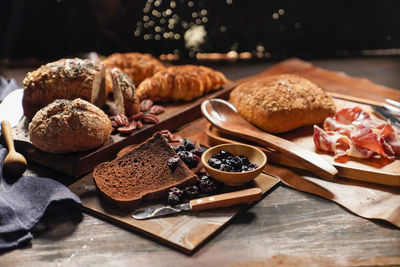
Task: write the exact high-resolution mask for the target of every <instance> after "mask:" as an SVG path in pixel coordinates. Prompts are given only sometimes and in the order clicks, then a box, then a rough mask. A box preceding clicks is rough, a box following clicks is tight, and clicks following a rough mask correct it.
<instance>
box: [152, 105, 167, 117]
mask: <svg viewBox="0 0 400 267" xmlns="http://www.w3.org/2000/svg"><path fill="white" fill-rule="evenodd" d="M164 112H165V109H164V108H163V107H162V106H159V105H154V106H152V107H151V108H150V110H149V113H150V114H153V115H158V114H161V113H164Z"/></svg>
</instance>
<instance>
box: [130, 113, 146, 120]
mask: <svg viewBox="0 0 400 267" xmlns="http://www.w3.org/2000/svg"><path fill="white" fill-rule="evenodd" d="M142 116H143V112H138V113H136V114H134V115H132V116H130V117H129V118H128V120H129V121H137V120H140V119H141V118H142Z"/></svg>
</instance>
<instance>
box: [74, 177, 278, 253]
mask: <svg viewBox="0 0 400 267" xmlns="http://www.w3.org/2000/svg"><path fill="white" fill-rule="evenodd" d="M279 181H280V180H279V179H278V178H275V177H273V176H270V175H268V174H265V173H262V174H260V175H259V176H258V177H257V178H256V179H255V180H254V183H253V182H252V183H250V184H248V185H247V187H259V188H260V189H261V190H262V193H263V194H264V193H266V192H267V191H269V190H271V189H273V188H274V187H275V186H276V185H277V184H278V183H279ZM69 188H70V189H71V191H72V192H74V193H75V194H77V195H78V196H79V197H80V199H81V201H82V204H83V209H84V210H85V211H86V212H87V213H90V214H92V215H93V216H96V217H99V218H102V219H104V220H107V221H110V222H112V223H115V224H117V225H120V226H122V227H125V228H127V229H130V230H134V231H137V232H140V233H143V234H145V235H148V236H150V237H152V238H154V239H155V240H158V241H161V242H163V243H166V244H168V245H170V246H172V247H174V248H176V249H179V250H181V251H183V252H185V253H188V254H191V253H193V252H194V251H195V250H196V249H197V248H199V247H200V246H201V245H202V244H203V243H204V242H205V241H206V240H208V239H210V238H211V237H212V236H213V235H215V234H216V233H217V232H219V231H220V230H222V228H223V227H224V226H226V225H227V224H228V223H229V222H230V221H231V220H232V219H233V217H234V216H235V215H237V214H239V213H240V212H244V211H245V210H247V209H248V208H249V207H250V205H251V204H243V205H237V206H233V207H229V208H218V209H213V210H208V211H201V212H192V213H181V214H177V215H175V216H171V217H162V218H154V219H150V220H135V219H133V218H132V217H131V214H132V211H133V210H126V211H121V210H118V209H116V208H113V207H112V206H111V205H109V204H108V203H107V202H105V201H104V200H103V199H102V198H101V197H100V194H99V193H98V192H97V190H96V188H95V186H94V184H93V177H92V175H91V174H88V175H86V176H84V177H83V178H82V179H80V180H78V181H77V182H75V183H74V184H72V185H71V186H70V187H69ZM230 189H233V188H230ZM240 189H241V188H240ZM234 190H239V188H235V189H234ZM158 203H161V200H160V201H158ZM149 204H154V202H153V203H147V204H146V203H143V205H142V206H141V207H145V206H146V205H149Z"/></svg>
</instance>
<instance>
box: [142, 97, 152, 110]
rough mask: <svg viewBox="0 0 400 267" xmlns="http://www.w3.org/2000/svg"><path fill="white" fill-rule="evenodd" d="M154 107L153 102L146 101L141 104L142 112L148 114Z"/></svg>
mask: <svg viewBox="0 0 400 267" xmlns="http://www.w3.org/2000/svg"><path fill="white" fill-rule="evenodd" d="M152 105H153V100H151V99H144V100H142V102H140V110H141V111H143V112H146V111H148V110H149V109H150V108H151V106H152Z"/></svg>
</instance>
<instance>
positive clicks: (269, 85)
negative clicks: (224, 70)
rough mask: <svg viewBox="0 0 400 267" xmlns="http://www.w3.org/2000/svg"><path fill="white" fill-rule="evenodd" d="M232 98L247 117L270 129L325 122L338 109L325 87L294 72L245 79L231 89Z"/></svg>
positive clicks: (265, 129) (268, 130) (282, 130)
mask: <svg viewBox="0 0 400 267" xmlns="http://www.w3.org/2000/svg"><path fill="white" fill-rule="evenodd" d="M230 102H231V103H232V104H233V105H234V106H235V107H236V108H237V110H238V112H239V113H240V114H241V115H242V116H243V117H244V118H245V119H247V120H248V121H249V122H251V123H253V124H254V125H256V126H257V127H259V128H261V129H262V130H264V131H266V132H270V133H281V132H286V131H289V130H292V129H295V128H297V127H300V126H304V125H312V124H318V123H322V122H323V121H324V120H325V118H326V117H329V116H332V115H334V114H335V109H336V108H335V104H334V102H333V100H332V98H331V97H330V96H329V95H328V94H327V93H326V92H325V91H323V90H322V89H321V88H320V87H318V86H317V85H316V84H314V83H312V82H310V81H309V80H306V79H304V78H302V77H299V76H297V75H293V74H283V75H274V76H267V77H263V78H258V79H253V80H250V81H247V82H245V83H242V84H240V85H239V86H237V87H236V88H235V89H234V90H233V91H232V92H231V94H230Z"/></svg>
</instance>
